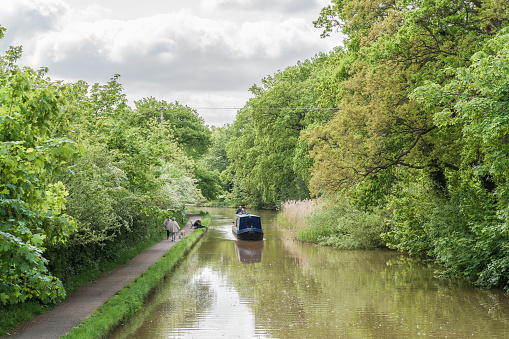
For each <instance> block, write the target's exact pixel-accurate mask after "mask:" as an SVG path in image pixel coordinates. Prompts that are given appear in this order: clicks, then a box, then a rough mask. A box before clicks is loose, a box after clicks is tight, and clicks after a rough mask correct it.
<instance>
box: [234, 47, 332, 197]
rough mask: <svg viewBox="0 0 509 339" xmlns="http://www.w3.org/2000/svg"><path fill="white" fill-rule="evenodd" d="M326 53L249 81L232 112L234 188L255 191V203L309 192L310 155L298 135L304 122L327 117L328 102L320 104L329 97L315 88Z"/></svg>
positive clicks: (318, 86)
mask: <svg viewBox="0 0 509 339" xmlns="http://www.w3.org/2000/svg"><path fill="white" fill-rule="evenodd" d="M329 58H330V57H329V55H326V54H320V55H317V56H316V57H315V58H314V59H313V60H311V61H310V60H306V61H305V62H299V63H298V64H297V66H294V67H288V68H287V69H286V70H284V71H282V72H279V73H277V74H275V75H274V76H268V77H266V78H264V79H263V80H262V84H263V87H259V86H257V85H254V86H253V87H251V89H250V90H251V92H252V93H253V94H254V98H252V99H250V100H249V101H248V102H247V103H246V105H245V107H244V108H243V109H242V110H241V111H240V112H239V113H238V115H237V120H236V121H235V122H234V124H233V130H234V132H233V134H234V137H232V138H231V139H230V141H229V143H228V147H227V150H228V157H229V159H230V161H231V165H230V169H229V171H231V173H235V180H234V185H235V186H236V187H237V188H234V191H237V192H253V193H254V192H259V194H260V196H261V198H262V201H257V202H256V205H263V204H265V205H274V204H277V203H278V202H280V201H284V200H286V199H299V198H306V197H308V196H309V191H308V188H307V180H308V179H309V175H308V168H309V167H310V166H311V164H312V161H310V160H309V158H307V157H306V154H307V152H308V150H309V148H308V145H307V143H306V142H305V141H301V140H300V139H299V137H300V134H301V131H303V130H305V129H306V128H307V127H308V126H311V125H313V124H319V123H323V122H326V121H328V119H330V116H331V114H330V112H331V110H330V109H329V108H330V107H323V109H321V107H320V105H327V104H330V101H329V100H326V99H325V98H324V97H323V96H321V94H320V91H319V88H321V87H320V86H321V85H322V84H323V82H324V81H325V80H324V79H328V77H329V76H330V75H329V74H326V73H327V72H326V71H325V70H324V71H323V73H322V70H323V69H322V65H324V64H326V63H327V62H328V60H329ZM241 188H242V189H241ZM242 194H244V193H242ZM254 196H256V195H254ZM239 200H243V199H239ZM244 201H245V200H244Z"/></svg>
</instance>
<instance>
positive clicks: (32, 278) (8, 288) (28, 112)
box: [0, 48, 76, 304]
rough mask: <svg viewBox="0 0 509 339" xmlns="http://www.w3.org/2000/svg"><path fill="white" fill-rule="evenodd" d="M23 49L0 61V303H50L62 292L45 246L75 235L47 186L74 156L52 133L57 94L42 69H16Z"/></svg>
mask: <svg viewBox="0 0 509 339" xmlns="http://www.w3.org/2000/svg"><path fill="white" fill-rule="evenodd" d="M20 56H21V48H11V49H10V50H9V51H8V52H7V54H6V55H5V56H3V57H2V58H1V59H0V67H1V73H0V168H1V173H2V175H1V176H0V272H1V273H0V302H1V303H3V304H5V303H11V304H14V303H19V302H23V301H25V300H27V299H31V298H33V299H39V300H41V301H43V302H53V301H56V300H58V299H59V298H62V297H63V296H64V295H65V291H64V289H63V287H62V284H61V282H60V281H59V280H58V279H57V278H55V277H53V276H52V275H51V274H50V273H49V272H48V269H47V267H46V266H47V260H46V259H45V258H44V256H43V253H44V249H45V244H54V243H58V242H64V241H65V240H66V239H67V238H68V236H69V234H70V233H71V232H72V231H73V230H74V228H75V224H74V223H73V222H72V221H71V220H69V219H68V218H67V217H66V216H65V214H64V213H63V210H64V208H65V206H64V203H65V196H66V195H67V191H66V190H65V188H64V186H63V184H62V183H61V182H50V181H49V180H48V177H50V176H51V173H58V172H59V171H61V170H62V168H64V167H65V164H66V162H67V161H69V160H71V159H72V158H73V157H74V156H75V155H76V151H75V147H74V144H73V142H72V141H71V140H69V139H67V138H64V137H60V138H55V137H53V136H52V135H51V133H50V132H51V124H52V123H57V122H59V121H61V119H62V117H63V114H62V111H61V107H62V106H63V105H64V104H65V100H64V94H63V88H62V86H60V85H59V84H58V83H54V82H51V81H50V80H49V79H48V78H45V77H44V72H45V71H44V70H41V71H34V70H33V69H30V68H24V69H20V68H19V67H17V66H16V64H15V62H16V60H17V59H18V58H19V57H20Z"/></svg>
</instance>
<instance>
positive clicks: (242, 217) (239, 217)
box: [235, 213, 262, 229]
mask: <svg viewBox="0 0 509 339" xmlns="http://www.w3.org/2000/svg"><path fill="white" fill-rule="evenodd" d="M235 225H236V226H237V227H238V228H239V229H243V228H250V227H255V228H261V227H262V226H261V222H260V216H258V215H255V214H249V213H247V214H246V213H243V214H235Z"/></svg>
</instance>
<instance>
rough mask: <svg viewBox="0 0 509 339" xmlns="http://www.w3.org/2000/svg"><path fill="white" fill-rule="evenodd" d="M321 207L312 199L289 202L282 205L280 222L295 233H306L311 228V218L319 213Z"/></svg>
mask: <svg viewBox="0 0 509 339" xmlns="http://www.w3.org/2000/svg"><path fill="white" fill-rule="evenodd" d="M320 206H321V205H320V204H319V203H318V202H317V201H314V200H311V199H305V200H289V201H287V202H285V203H283V204H282V205H281V212H280V213H279V215H278V221H279V222H280V223H282V224H283V225H285V226H287V227H288V228H290V229H291V230H292V231H294V232H298V233H300V232H304V231H306V230H307V229H308V227H309V223H308V218H309V216H310V215H311V214H312V213H314V212H316V211H318V210H319V209H320Z"/></svg>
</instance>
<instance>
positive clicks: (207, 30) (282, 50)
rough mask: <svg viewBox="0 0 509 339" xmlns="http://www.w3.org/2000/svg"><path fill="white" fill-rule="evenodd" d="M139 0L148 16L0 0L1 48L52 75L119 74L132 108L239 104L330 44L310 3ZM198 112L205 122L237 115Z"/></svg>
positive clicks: (91, 78) (95, 77) (53, 1)
mask: <svg viewBox="0 0 509 339" xmlns="http://www.w3.org/2000/svg"><path fill="white" fill-rule="evenodd" d="M5 1H6V3H4V2H5ZM145 1H147V6H148V7H147V8H145V11H149V10H150V13H149V14H146V13H147V12H144V13H145V15H143V16H140V17H136V16H135V15H134V13H135V12H134V9H133V8H131V7H129V6H124V7H125V11H124V7H122V6H123V5H122V4H124V3H123V2H122V4H120V2H118V1H108V0H104V1H98V0H89V1H87V2H86V3H83V2H81V1H78V0H67V1H63V0H2V11H1V12H0V24H1V25H2V26H4V27H6V28H7V29H8V31H7V34H6V38H4V39H2V40H0V48H2V49H3V50H6V49H7V48H6V47H5V46H8V45H23V46H24V54H23V55H24V56H23V59H22V61H23V64H25V65H27V66H30V67H33V68H38V67H40V66H47V67H49V69H50V76H51V77H52V78H53V79H63V80H66V81H77V80H85V81H87V82H89V83H93V82H102V83H104V82H106V81H108V80H109V78H111V77H112V76H113V74H116V73H118V74H121V76H122V77H121V79H120V81H121V83H122V84H123V85H124V88H125V89H126V94H128V98H129V100H130V101H131V102H132V101H133V100H138V99H141V98H143V97H147V96H154V97H156V98H157V99H164V100H167V101H175V100H178V101H179V102H181V103H182V104H185V105H188V106H191V107H192V106H196V107H229V106H234V107H241V106H243V105H244V103H245V101H246V100H247V99H248V98H249V96H250V95H249V92H248V88H249V87H250V86H251V85H252V84H253V83H255V82H259V81H260V79H262V78H263V77H265V76H267V75H269V74H273V73H275V72H276V71H278V70H280V69H284V68H286V67H288V66H292V65H294V64H295V63H296V62H297V61H298V60H303V59H305V58H311V57H312V56H313V55H314V54H315V53H317V52H320V51H323V52H327V51H328V50H330V48H331V47H332V43H331V41H330V40H329V41H326V40H322V39H320V38H319V34H320V32H319V31H318V30H316V29H314V28H313V27H312V23H311V20H309V19H308V17H309V16H310V14H309V12H311V14H312V13H313V10H314V11H315V15H311V16H313V17H316V16H318V13H319V10H320V8H321V7H319V8H317V5H316V3H315V2H313V1H309V0H305V1H304V0H298V1H297V0H296V1H280V2H273V1H272V0H271V1H268V0H263V1H262V0H261V1H252V0H210V1H209V0H207V1H204V2H202V6H201V7H200V1H201V0H188V1H186V2H185V4H181V5H180V6H185V7H187V8H176V6H177V5H176V3H173V2H171V5H170V4H169V3H165V4H164V7H160V8H159V7H157V6H158V5H156V4H158V3H157V2H156V1H155V0H145ZM319 1H322V2H323V1H326V0H319ZM114 3H115V4H118V5H119V6H120V7H111V6H113V4H114ZM149 5H150V6H149ZM108 6H110V7H108ZM161 6H163V5H161ZM204 6H205V7H204ZM292 6H293V7H292ZM310 6H312V7H313V10H310V9H309V8H310ZM169 7H172V8H171V10H170V9H169ZM289 7H292V8H291V9H290V8H289ZM158 8H159V9H160V10H159V11H158ZM297 10H298V11H301V12H302V13H306V15H293V14H295V13H296V12H295V11H297ZM126 17H129V19H126ZM179 96H181V97H179ZM200 113H203V114H204V115H203V116H204V117H205V119H206V120H207V121H208V123H214V122H212V121H219V120H222V119H225V118H226V117H230V118H231V120H233V117H234V116H235V111H234V110H227V111H222V112H220V111H215V110H210V111H204V110H203V111H200ZM205 114H206V115H207V116H205ZM231 120H230V121H231Z"/></svg>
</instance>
